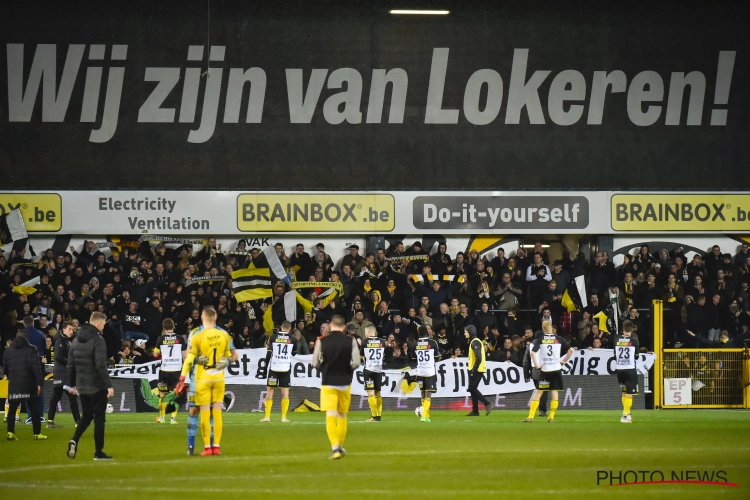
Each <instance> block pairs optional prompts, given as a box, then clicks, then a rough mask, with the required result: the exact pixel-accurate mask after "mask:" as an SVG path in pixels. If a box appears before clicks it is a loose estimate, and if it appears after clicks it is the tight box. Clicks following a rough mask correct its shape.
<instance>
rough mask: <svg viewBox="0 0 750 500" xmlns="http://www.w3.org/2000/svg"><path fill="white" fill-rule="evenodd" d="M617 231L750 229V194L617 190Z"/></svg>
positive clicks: (614, 201) (614, 213) (614, 224)
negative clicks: (646, 192)
mask: <svg viewBox="0 0 750 500" xmlns="http://www.w3.org/2000/svg"><path fill="white" fill-rule="evenodd" d="M611 209H612V211H611V214H612V215H611V217H612V229H613V230H615V231H747V230H750V195H748V194H701V193H698V194H656V193H654V194H638V193H633V194H614V195H612V198H611Z"/></svg>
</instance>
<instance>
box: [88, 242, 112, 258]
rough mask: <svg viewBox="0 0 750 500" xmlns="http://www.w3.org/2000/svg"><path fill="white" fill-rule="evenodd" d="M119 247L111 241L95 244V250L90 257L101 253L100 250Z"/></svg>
mask: <svg viewBox="0 0 750 500" xmlns="http://www.w3.org/2000/svg"><path fill="white" fill-rule="evenodd" d="M118 246H119V245H118V244H117V243H113V242H111V241H105V242H102V243H94V246H93V248H92V249H91V251H89V255H94V254H95V253H96V252H98V251H99V249H100V248H117V247H118Z"/></svg>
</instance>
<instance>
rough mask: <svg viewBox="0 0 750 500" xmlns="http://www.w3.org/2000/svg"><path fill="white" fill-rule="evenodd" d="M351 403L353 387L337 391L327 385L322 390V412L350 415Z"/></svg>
mask: <svg viewBox="0 0 750 500" xmlns="http://www.w3.org/2000/svg"><path fill="white" fill-rule="evenodd" d="M351 402H352V388H351V386H347V387H346V389H345V390H341V389H336V388H333V387H329V386H327V385H324V386H323V387H321V388H320V411H337V412H339V413H349V405H350V404H351Z"/></svg>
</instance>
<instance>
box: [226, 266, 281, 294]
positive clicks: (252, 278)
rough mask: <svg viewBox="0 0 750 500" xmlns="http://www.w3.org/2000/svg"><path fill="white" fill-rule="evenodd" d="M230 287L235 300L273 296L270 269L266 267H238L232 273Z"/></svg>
mask: <svg viewBox="0 0 750 500" xmlns="http://www.w3.org/2000/svg"><path fill="white" fill-rule="evenodd" d="M232 289H233V290H234V298H235V299H237V302H247V301H248V300H257V299H265V298H266V297H271V296H273V287H272V283H271V269H270V268H268V267H262V268H256V267H248V268H247V269H238V270H237V271H234V272H233V273H232Z"/></svg>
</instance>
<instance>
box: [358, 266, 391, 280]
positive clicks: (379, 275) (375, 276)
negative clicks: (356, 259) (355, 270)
mask: <svg viewBox="0 0 750 500" xmlns="http://www.w3.org/2000/svg"><path fill="white" fill-rule="evenodd" d="M383 274H385V273H383V272H380V273H378V274H375V273H373V272H372V271H370V270H369V269H367V268H363V269H362V272H361V273H359V276H357V277H358V278H361V277H362V276H364V275H368V276H369V277H371V278H380V277H381V276H382V275H383Z"/></svg>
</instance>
